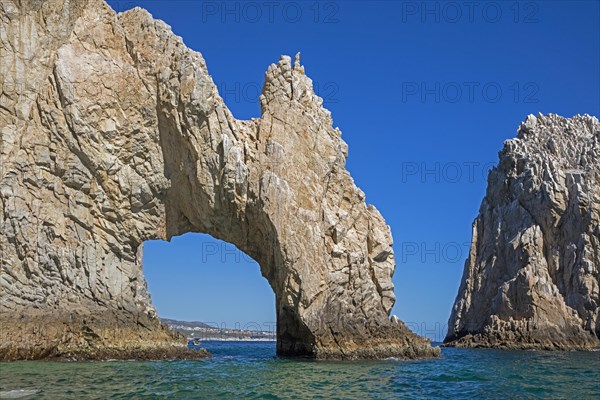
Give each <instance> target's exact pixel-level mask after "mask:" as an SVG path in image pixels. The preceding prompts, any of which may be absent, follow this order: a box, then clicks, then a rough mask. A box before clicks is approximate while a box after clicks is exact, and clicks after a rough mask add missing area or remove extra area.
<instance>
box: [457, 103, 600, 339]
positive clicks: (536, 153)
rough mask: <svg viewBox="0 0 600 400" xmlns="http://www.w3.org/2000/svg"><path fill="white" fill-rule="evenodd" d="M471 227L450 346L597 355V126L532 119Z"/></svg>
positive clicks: (578, 119)
mask: <svg viewBox="0 0 600 400" xmlns="http://www.w3.org/2000/svg"><path fill="white" fill-rule="evenodd" d="M499 158H500V160H499V163H498V166H497V167H495V168H494V169H493V170H492V171H491V172H490V174H489V177H488V188H487V193H486V196H485V198H484V199H483V202H482V203H481V208H480V210H479V215H478V216H477V218H476V220H475V222H474V223H473V240H472V244H471V250H470V253H469V258H468V259H467V261H466V263H465V269H464V274H463V278H462V282H461V285H460V289H459V293H458V296H457V298H456V302H455V304H454V308H453V310H452V315H451V317H450V321H449V323H448V336H447V337H446V342H447V343H449V344H450V345H455V346H482V347H500V348H544V349H588V348H597V347H600V316H599V313H600V294H599V293H600V284H599V277H600V272H599V269H600V226H599V225H600V124H599V123H598V119H597V118H596V117H593V116H589V115H583V116H581V115H577V116H574V117H572V118H563V117H561V116H558V115H554V114H548V115H541V114H539V115H538V116H537V117H536V116H533V115H529V116H528V117H527V119H526V120H525V122H523V123H522V124H521V126H520V127H519V131H518V135H517V138H515V139H511V140H508V141H506V142H505V144H504V148H503V150H502V151H501V152H500V154H499Z"/></svg>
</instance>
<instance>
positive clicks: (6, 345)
mask: <svg viewBox="0 0 600 400" xmlns="http://www.w3.org/2000/svg"><path fill="white" fill-rule="evenodd" d="M124 316H126V314H124V313H108V312H99V313H97V314H89V313H85V314H81V313H78V312H73V313H69V314H64V313H49V314H42V313H36V312H33V313H31V312H30V313H28V314H21V315H19V316H18V317H17V318H14V315H8V314H0V327H1V329H0V361H12V360H40V359H45V360H50V361H52V360H55V361H84V360H174V359H175V360H194V359H201V358H206V357H210V354H209V353H208V352H207V351H206V350H205V349H199V350H194V349H189V348H188V347H187V343H186V339H185V337H183V336H182V335H179V334H177V333H175V332H172V331H170V330H169V329H168V328H166V326H164V325H161V324H160V323H158V324H157V323H156V321H155V320H153V319H149V318H143V317H138V318H137V319H133V318H131V316H126V318H123V317H124ZM128 318H129V319H128Z"/></svg>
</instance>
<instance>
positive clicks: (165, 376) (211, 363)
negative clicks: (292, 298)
mask: <svg viewBox="0 0 600 400" xmlns="http://www.w3.org/2000/svg"><path fill="white" fill-rule="evenodd" d="M203 346H204V347H206V348H207V349H208V350H209V351H211V352H212V354H213V358H212V359H207V360H201V361H167V362H135V361H112V362H110V361H109V362H82V363H54V362H14V363H0V398H2V397H10V398H23V399H42V398H44V399H98V398H100V399H104V398H115V399H162V398H173V399H214V398H223V399H245V398H251V399H305V398H306V399H308V398H316V399H332V398H335V399H370V398H376V399H393V398H415V399H422V398H427V399H464V398H488V399H489V398H498V399H517V398H556V399H594V398H596V399H597V398H600V352H570V353H563V352H545V351H498V350H474V349H469V350H466V349H446V348H444V349H442V356H441V358H440V359H437V360H422V361H395V360H385V361H367V362H329V361H314V360H291V359H281V358H277V357H276V356H275V344H274V343H264V342H263V343H261V342H204V343H203Z"/></svg>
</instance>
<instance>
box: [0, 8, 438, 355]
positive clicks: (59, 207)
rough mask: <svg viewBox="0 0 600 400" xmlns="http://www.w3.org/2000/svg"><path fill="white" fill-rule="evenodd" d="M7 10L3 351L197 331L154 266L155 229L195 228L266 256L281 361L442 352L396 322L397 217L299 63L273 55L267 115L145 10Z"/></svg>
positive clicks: (45, 350) (158, 235)
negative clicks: (157, 300)
mask: <svg viewBox="0 0 600 400" xmlns="http://www.w3.org/2000/svg"><path fill="white" fill-rule="evenodd" d="M0 7H1V8H2V13H0V18H1V21H2V36H1V40H2V54H3V56H2V58H1V59H0V63H1V64H0V72H1V75H2V77H3V79H4V82H5V85H4V87H3V89H2V98H1V100H2V105H1V107H0V124H1V125H0V130H1V133H2V147H1V157H2V158H1V161H2V163H1V164H2V174H1V178H2V180H1V181H0V193H1V195H0V204H1V206H2V213H0V218H1V219H0V227H1V229H0V231H1V234H0V245H1V246H2V261H1V274H0V289H1V292H0V293H1V294H0V296H1V297H0V324H2V327H3V329H2V330H1V331H0V354H3V355H4V358H32V357H34V358H39V357H44V355H48V354H50V353H49V352H54V350H53V349H59V350H58V352H59V353H60V352H63V353H65V354H69V352H71V353H77V352H78V351H84V352H85V351H88V350H89V349H99V348H112V347H114V346H121V347H123V346H124V347H126V348H130V347H131V346H133V347H135V346H136V345H138V344H143V343H148V342H153V343H163V344H168V343H180V342H181V339H180V338H176V337H175V336H173V334H172V333H170V332H169V331H168V330H166V329H164V328H163V327H162V326H161V325H160V322H159V320H158V318H157V317H156V312H155V309H154V308H153V307H152V304H151V300H150V296H149V294H148V292H147V289H146V282H145V279H144V276H143V273H142V264H141V261H142V243H143V242H144V241H145V240H150V239H165V240H169V239H170V238H171V237H173V236H176V235H181V234H184V233H186V232H201V233H208V234H210V235H212V236H214V237H215V238H218V239H221V240H225V241H227V242H230V243H233V244H235V245H236V246H237V247H238V248H239V249H241V250H242V251H244V252H245V253H247V254H248V255H250V256H251V257H253V258H254V259H255V260H256V261H257V262H258V263H259V264H260V267H261V271H262V274H263V276H265V277H266V278H267V280H268V281H269V283H270V285H271V287H272V288H273V290H274V292H275V295H276V303H277V304H276V309H277V351H278V353H279V354H281V355H306V356H312V357H320V358H346V359H351V358H371V357H372V358H380V357H426V356H434V355H437V354H438V353H439V349H437V348H436V349H434V348H432V347H431V346H430V344H429V341H427V340H425V339H423V338H420V337H418V336H416V335H414V334H413V333H412V332H410V330H409V329H408V328H406V326H405V325H404V324H403V323H402V322H400V321H396V322H391V321H390V320H389V319H388V316H389V313H390V310H391V308H392V306H393V304H394V301H395V298H394V287H393V284H392V274H393V273H394V268H395V262H394V254H393V251H392V237H391V233H390V229H389V227H388V226H387V225H386V223H385V221H384V219H383V218H382V216H381V215H380V213H379V212H378V211H377V209H375V207H373V206H370V205H369V206H368V205H367V204H365V195H364V193H363V192H362V191H361V190H360V189H358V188H357V187H356V186H355V185H354V182H353V180H352V177H351V176H350V174H349V173H348V171H347V170H346V169H345V163H346V157H347V145H346V143H344V141H343V140H342V139H341V132H340V131H339V130H338V129H337V128H334V127H333V125H332V119H331V115H330V113H329V111H327V110H326V109H324V108H323V107H322V99H321V98H319V97H318V96H316V95H315V93H314V90H313V86H312V81H311V80H310V79H309V78H308V77H307V76H306V75H305V72H304V67H303V66H301V65H300V59H299V56H297V57H296V60H295V62H294V65H292V60H291V59H290V57H285V56H284V57H282V58H281V59H280V60H279V62H278V63H277V64H273V65H271V66H270V67H269V69H268V71H267V73H266V75H265V83H264V87H263V91H262V95H261V96H260V105H261V113H262V116H261V118H259V119H253V120H250V121H242V120H237V119H235V118H234V117H233V115H232V114H231V112H230V111H229V110H228V108H227V107H226V106H225V104H224V102H223V99H222V98H221V97H220V95H219V93H218V91H217V88H216V86H215V84H214V83H213V81H212V79H211V76H210V75H209V73H208V71H207V68H206V64H205V61H204V59H203V58H202V55H200V54H199V53H197V52H194V51H192V50H190V49H188V48H187V47H186V46H185V45H184V44H183V41H182V39H181V38H179V37H177V36H175V35H174V34H173V33H172V32H171V30H170V28H169V27H168V26H167V25H166V24H165V23H163V22H162V21H157V20H154V19H153V18H152V17H151V15H150V14H149V13H148V12H146V11H145V10H143V9H140V8H134V9H132V10H129V11H126V12H124V13H120V14H117V13H115V12H114V11H113V10H112V9H111V8H110V7H109V6H107V5H106V3H104V1H102V0H78V1H64V0H63V1H61V0H48V1H43V2H40V1H33V0H29V1H28V0H23V1H18V2H13V1H4V2H3V3H2V4H1V5H0ZM207 40H215V39H214V38H207ZM198 256H199V257H200V254H199V255H198ZM170 267H171V266H167V265H165V268H170ZM49 321H52V322H51V323H49ZM92 353H93V352H91V353H90V352H89V351H88V353H86V354H92Z"/></svg>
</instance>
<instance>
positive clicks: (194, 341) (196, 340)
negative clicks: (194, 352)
mask: <svg viewBox="0 0 600 400" xmlns="http://www.w3.org/2000/svg"><path fill="white" fill-rule="evenodd" d="M200 344H202V342H201V341H200V339H199V338H193V339H190V340H189V341H188V346H200Z"/></svg>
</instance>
